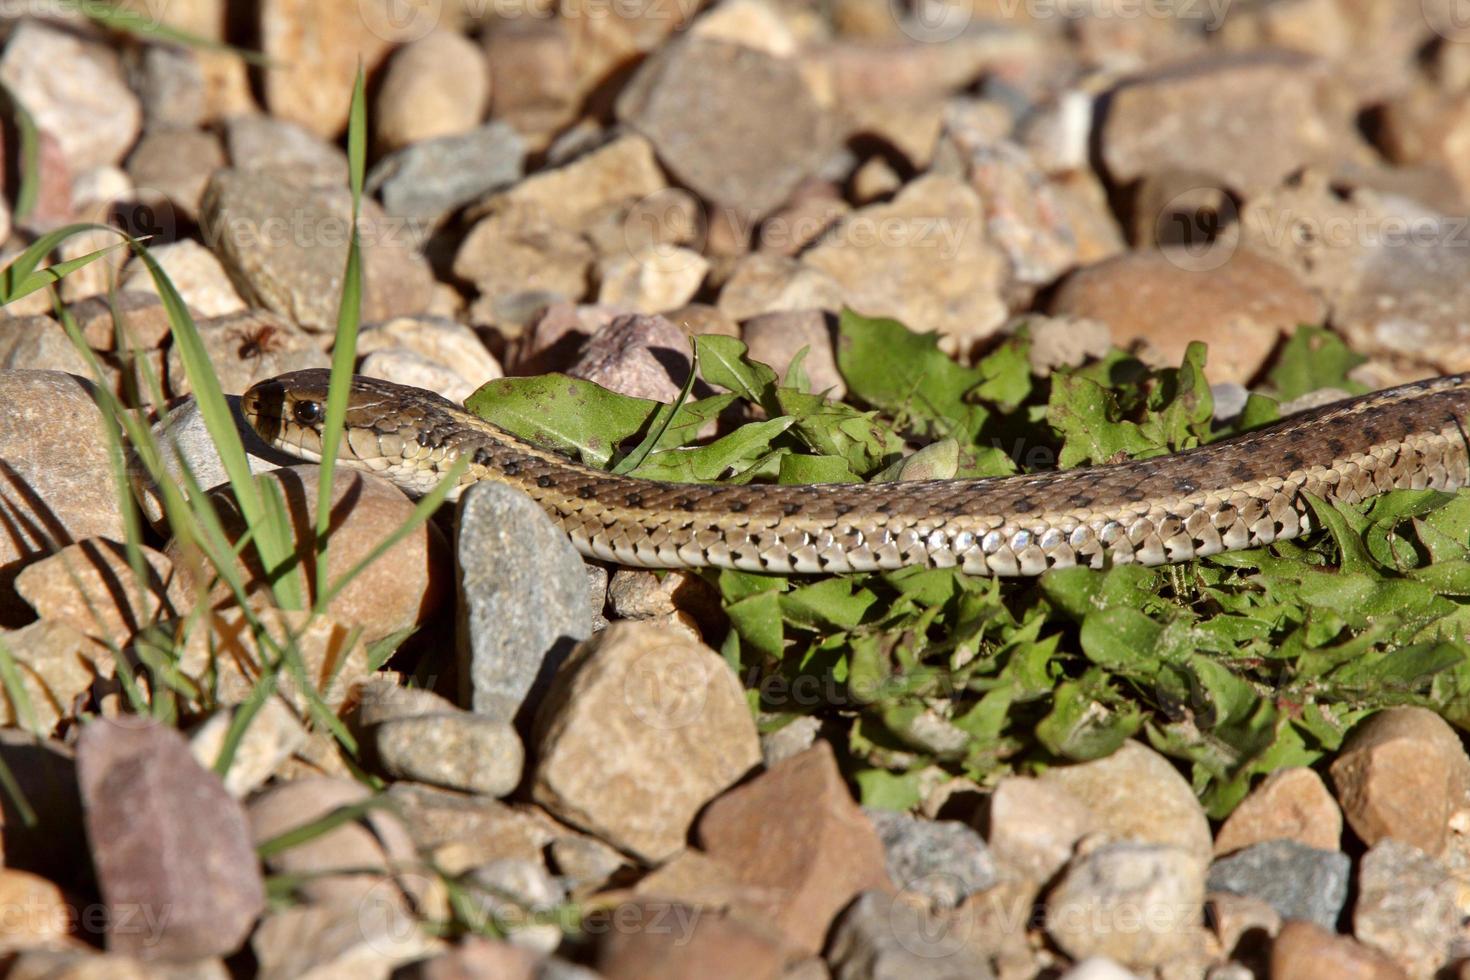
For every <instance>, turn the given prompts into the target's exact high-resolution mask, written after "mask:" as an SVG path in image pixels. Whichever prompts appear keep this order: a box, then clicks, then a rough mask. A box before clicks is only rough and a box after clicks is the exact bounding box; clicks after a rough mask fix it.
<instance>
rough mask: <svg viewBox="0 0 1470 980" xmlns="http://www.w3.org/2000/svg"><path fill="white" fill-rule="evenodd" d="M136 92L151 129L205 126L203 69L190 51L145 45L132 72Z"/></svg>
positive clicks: (163, 45) (144, 119)
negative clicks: (203, 124)
mask: <svg viewBox="0 0 1470 980" xmlns="http://www.w3.org/2000/svg"><path fill="white" fill-rule="evenodd" d="M131 81H132V84H133V90H134V91H135V92H136V93H137V94H138V100H139V102H141V104H142V107H143V123H144V125H145V126H146V127H147V128H148V129H155V128H159V127H170V126H176V127H180V128H183V127H188V126H199V125H200V124H202V123H203V122H204V67H203V65H202V64H200V60H199V56H198V55H197V54H196V53H195V52H194V51H193V50H192V49H190V48H187V47H183V46H175V45H172V44H149V45H146V46H145V47H144V48H143V50H142V52H141V54H140V56H139V58H138V60H137V63H136V65H135V66H134V68H133V71H132V78H131Z"/></svg>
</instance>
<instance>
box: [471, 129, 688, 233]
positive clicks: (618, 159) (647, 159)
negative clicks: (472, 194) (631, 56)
mask: <svg viewBox="0 0 1470 980" xmlns="http://www.w3.org/2000/svg"><path fill="white" fill-rule="evenodd" d="M666 186H667V184H666V182H665V180H664V177H663V172H662V171H660V170H659V168H658V164H657V163H656V162H655V161H654V156H653V147H652V146H650V145H649V143H648V141H647V140H645V139H644V138H643V137H641V136H636V135H627V136H620V137H618V138H617V139H615V140H613V141H612V142H611V143H608V144H606V145H604V146H600V147H598V148H597V149H595V150H592V151H591V152H589V153H585V154H583V155H582V156H579V157H577V158H576V159H575V160H573V161H571V162H570V163H568V164H566V165H564V166H561V167H557V168H555V169H551V170H543V171H541V172H539V173H536V174H532V175H531V176H530V177H527V178H526V179H525V180H522V181H521V182H520V183H518V184H516V185H515V186H514V187H513V188H511V189H510V190H508V191H505V192H504V193H502V194H499V195H496V197H495V198H492V204H493V203H494V202H496V201H501V200H504V201H509V202H511V203H513V204H518V205H519V204H532V205H535V206H537V207H538V208H539V209H540V211H541V213H542V214H544V215H545V216H546V218H547V220H549V221H550V222H551V223H553V224H555V225H559V226H561V227H562V228H567V229H573V230H575V229H579V228H580V227H581V226H582V225H583V224H584V223H585V222H586V221H587V220H588V219H589V218H591V217H592V216H593V215H594V214H596V213H597V212H599V211H601V210H602V209H604V208H606V207H607V206H608V205H614V204H620V203H628V202H632V201H638V200H641V199H643V198H645V197H648V196H649V195H651V194H657V193H658V192H659V191H662V190H663V189H664V188H665V187H666Z"/></svg>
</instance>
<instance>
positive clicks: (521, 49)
mask: <svg viewBox="0 0 1470 980" xmlns="http://www.w3.org/2000/svg"><path fill="white" fill-rule="evenodd" d="M485 57H486V60H487V61H488V62H489V64H490V78H491V82H492V84H491V95H490V114H491V115H492V116H493V117H494V118H496V119H503V120H505V121H506V122H508V123H510V124H511V125H512V126H514V127H515V128H516V131H517V132H519V133H521V134H523V135H524V136H526V137H527V138H528V140H529V141H530V145H531V146H532V148H533V149H539V148H541V147H543V146H544V145H545V144H546V143H547V142H549V141H550V139H551V136H552V134H554V133H555V132H556V130H558V129H560V128H561V127H563V126H565V125H566V124H567V123H569V122H571V121H572V119H573V118H574V117H575V115H576V110H577V102H578V98H579V96H578V88H579V86H578V79H577V77H576V74H575V72H576V69H575V67H574V66H573V63H572V58H573V39H572V38H571V37H570V35H569V32H568V30H567V25H566V23H565V22H564V21H563V20H561V19H560V18H552V19H547V18H541V17H524V18H513V19H502V20H500V21H499V22H498V23H497V24H496V25H495V29H494V30H491V31H486V32H485Z"/></svg>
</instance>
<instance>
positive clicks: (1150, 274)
mask: <svg viewBox="0 0 1470 980" xmlns="http://www.w3.org/2000/svg"><path fill="white" fill-rule="evenodd" d="M1192 255H1193V252H1192V250H1191V248H1189V247H1184V246H1171V247H1169V248H1165V249H1161V250H1159V251H1154V252H1129V253H1126V254H1124V255H1119V256H1117V257H1115V258H1112V259H1107V260H1105V261H1103V262H1100V263H1097V264H1095V265H1091V266H1088V267H1087V268H1085V269H1081V270H1079V271H1077V272H1075V273H1073V274H1072V275H1071V276H1069V277H1068V278H1067V279H1066V280H1065V281H1064V282H1063V283H1062V285H1061V287H1060V288H1059V289H1058V290H1057V293H1056V294H1055V296H1054V297H1053V299H1052V302H1051V307H1050V309H1051V312H1052V313H1053V314H1061V315H1068V316H1075V317H1087V318H1092V319H1097V320H1101V321H1103V322H1104V323H1106V324H1107V325H1108V327H1109V328H1110V329H1111V331H1112V337H1113V342H1114V343H1115V344H1117V345H1119V346H1127V345H1128V344H1131V343H1133V342H1134V341H1141V342H1142V343H1143V344H1144V345H1145V347H1144V353H1145V357H1146V358H1147V359H1148V360H1149V361H1150V362H1151V363H1154V364H1157V365H1160V366H1165V365H1167V366H1174V367H1177V366H1178V365H1179V364H1180V363H1181V361H1182V360H1183V357H1184V350H1185V348H1186V347H1187V346H1188V344H1189V342H1190V341H1191V340H1201V339H1203V340H1208V341H1209V344H1210V350H1209V363H1208V373H1209V375H1210V378H1211V380H1214V381H1237V382H1241V383H1245V382H1248V381H1250V380H1251V378H1252V377H1253V376H1254V375H1255V374H1256V372H1257V371H1259V370H1260V368H1261V366H1262V364H1264V363H1265V361H1266V358H1267V357H1268V356H1269V355H1270V354H1271V352H1272V351H1273V350H1274V349H1275V347H1276V344H1277V343H1278V342H1279V341H1280V339H1281V337H1282V335H1283V334H1284V333H1289V332H1291V331H1293V330H1295V329H1296V327H1297V325H1298V324H1302V323H1322V322H1324V320H1325V318H1326V314H1327V310H1326V308H1325V307H1324V305H1323V303H1322V301H1321V300H1320V299H1319V298H1317V296H1315V295H1314V294H1313V293H1312V292H1311V291H1310V290H1309V289H1307V288H1306V287H1305V286H1304V285H1303V284H1301V283H1300V282H1298V281H1297V280H1296V278H1295V277H1294V276H1293V275H1292V273H1291V272H1290V271H1289V270H1287V269H1286V268H1284V267H1282V266H1280V265H1278V264H1277V263H1275V262H1272V261H1271V260H1270V259H1267V258H1264V257H1262V256H1260V255H1258V254H1256V253H1255V252H1253V251H1251V250H1249V249H1239V250H1237V251H1236V252H1235V253H1234V254H1233V255H1231V256H1230V258H1229V260H1228V261H1227V262H1225V263H1224V264H1223V265H1220V266H1219V267H1215V268H1210V269H1209V270H1208V274H1205V271H1204V270H1202V269H1200V268H1199V267H1197V266H1196V265H1195V259H1194V258H1193V257H1192ZM1210 264H1211V265H1213V261H1211V263H1210ZM1180 324H1188V325H1189V326H1188V328H1187V329H1180Z"/></svg>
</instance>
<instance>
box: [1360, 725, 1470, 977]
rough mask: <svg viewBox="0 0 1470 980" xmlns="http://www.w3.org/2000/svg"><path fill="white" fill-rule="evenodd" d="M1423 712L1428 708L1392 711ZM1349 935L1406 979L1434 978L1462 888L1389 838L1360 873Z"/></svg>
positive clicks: (1453, 933) (1450, 939) (1437, 865)
mask: <svg viewBox="0 0 1470 980" xmlns="http://www.w3.org/2000/svg"><path fill="white" fill-rule="evenodd" d="M1391 710H1395V711H1400V710H1426V709H1398V708H1396V709H1391ZM1357 885H1358V894H1357V898H1356V900H1355V901H1354V903H1353V935H1354V936H1356V937H1357V938H1358V941H1359V942H1362V943H1366V944H1367V945H1369V946H1373V947H1376V948H1378V949H1380V950H1382V951H1383V952H1385V953H1387V954H1388V955H1389V957H1390V958H1391V959H1392V960H1394V962H1396V963H1397V964H1398V965H1399V966H1400V967H1402V968H1403V969H1404V971H1405V972H1406V973H1408V974H1409V975H1410V976H1415V977H1428V976H1433V975H1435V974H1436V972H1437V971H1438V970H1439V969H1440V968H1441V967H1442V966H1444V965H1445V963H1446V962H1447V961H1448V960H1449V959H1450V957H1451V953H1452V949H1451V944H1452V943H1454V942H1455V941H1456V939H1457V938H1458V937H1459V936H1460V934H1461V933H1460V924H1461V915H1460V911H1459V909H1458V908H1457V904H1456V903H1457V898H1458V894H1459V891H1460V887H1461V886H1460V884H1459V882H1458V881H1457V880H1456V877H1455V876H1454V875H1453V874H1451V872H1450V870H1449V868H1447V867H1446V866H1445V865H1444V864H1443V863H1442V862H1440V861H1438V860H1436V859H1435V858H1434V857H1432V856H1430V855H1429V854H1426V853H1424V852H1423V851H1421V850H1419V849H1418V848H1415V847H1413V846H1412V845H1410V844H1406V843H1404V842H1402V841H1400V840H1396V839H1394V838H1392V837H1389V838H1385V839H1383V840H1380V841H1379V842H1378V843H1376V844H1374V845H1373V847H1372V849H1370V850H1369V851H1368V853H1367V854H1365V855H1363V859H1362V862H1361V864H1360V866H1359V868H1358V881H1357Z"/></svg>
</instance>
